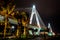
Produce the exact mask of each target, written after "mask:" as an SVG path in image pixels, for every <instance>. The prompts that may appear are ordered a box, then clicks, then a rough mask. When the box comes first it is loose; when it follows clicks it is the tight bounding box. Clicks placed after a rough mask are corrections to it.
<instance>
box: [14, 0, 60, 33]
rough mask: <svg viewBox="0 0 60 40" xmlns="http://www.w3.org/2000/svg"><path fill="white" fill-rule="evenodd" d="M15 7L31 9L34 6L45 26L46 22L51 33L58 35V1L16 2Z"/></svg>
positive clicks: (18, 0) (30, 0) (31, 0)
mask: <svg viewBox="0 0 60 40" xmlns="http://www.w3.org/2000/svg"><path fill="white" fill-rule="evenodd" d="M15 4H16V7H17V8H18V7H32V5H34V4H35V5H36V8H37V10H38V12H39V14H40V16H41V17H42V19H43V21H44V23H45V25H47V23H48V22H50V23H51V26H52V28H53V31H55V32H58V33H60V31H59V30H60V25H59V20H60V18H59V17H60V15H59V12H60V11H59V9H60V7H59V1H58V0H16V1H15Z"/></svg>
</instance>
